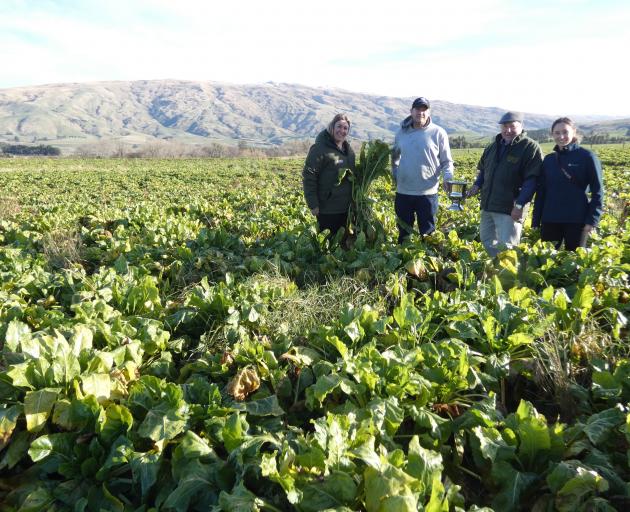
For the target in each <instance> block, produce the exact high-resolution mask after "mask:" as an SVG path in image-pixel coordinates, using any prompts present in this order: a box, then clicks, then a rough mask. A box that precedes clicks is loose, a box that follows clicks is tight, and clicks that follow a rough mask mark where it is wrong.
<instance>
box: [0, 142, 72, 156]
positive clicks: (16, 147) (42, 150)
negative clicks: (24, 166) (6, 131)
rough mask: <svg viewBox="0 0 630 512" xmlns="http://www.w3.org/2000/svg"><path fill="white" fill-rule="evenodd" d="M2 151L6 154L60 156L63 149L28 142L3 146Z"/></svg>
mask: <svg viewBox="0 0 630 512" xmlns="http://www.w3.org/2000/svg"><path fill="white" fill-rule="evenodd" d="M2 152H3V153H4V154H5V155H20V156H59V155H60V154H61V150H60V149H59V148H57V147H55V146H51V145H43V144H40V145H39V146H27V145H26V144H9V145H6V146H2Z"/></svg>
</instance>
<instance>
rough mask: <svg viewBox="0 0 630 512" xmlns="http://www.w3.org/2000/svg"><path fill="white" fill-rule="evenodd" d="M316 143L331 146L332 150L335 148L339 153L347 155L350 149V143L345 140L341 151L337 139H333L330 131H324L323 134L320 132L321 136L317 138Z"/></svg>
mask: <svg viewBox="0 0 630 512" xmlns="http://www.w3.org/2000/svg"><path fill="white" fill-rule="evenodd" d="M315 143H316V144H325V145H326V146H330V147H332V148H335V149H336V150H337V151H342V152H344V153H347V152H348V148H349V147H350V144H349V143H348V141H347V140H344V141H343V144H342V148H341V149H339V147H338V146H337V144H335V139H333V138H332V135H330V133H328V130H322V131H321V132H319V135H317V137H316V138H315Z"/></svg>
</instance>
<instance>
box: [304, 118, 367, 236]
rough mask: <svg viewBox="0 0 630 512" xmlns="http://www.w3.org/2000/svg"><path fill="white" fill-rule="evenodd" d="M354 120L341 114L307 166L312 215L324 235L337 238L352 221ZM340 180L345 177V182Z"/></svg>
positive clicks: (317, 144)
mask: <svg viewBox="0 0 630 512" xmlns="http://www.w3.org/2000/svg"><path fill="white" fill-rule="evenodd" d="M349 131H350V120H349V119H348V116H346V115H345V114H337V115H336V116H335V117H333V120H332V121H331V122H330V123H329V125H328V127H327V128H326V130H323V131H322V132H321V133H320V134H319V135H318V136H317V138H316V139H315V144H313V145H312V146H311V149H310V150H309V152H308V156H307V157H306V162H305V163H304V170H303V171H302V185H303V187H304V198H305V199H306V204H307V205H308V207H309V209H310V210H311V213H312V214H313V215H314V216H315V217H317V224H318V227H319V230H320V231H323V230H325V229H328V230H330V233H331V235H334V234H335V233H336V232H337V231H338V230H339V228H341V227H344V226H345V225H346V223H347V221H348V209H349V207H350V201H351V200H352V184H351V183H350V180H349V177H348V175H347V174H346V175H345V176H343V174H344V171H343V170H344V169H350V170H352V171H354V159H355V156H354V151H353V150H352V148H351V147H350V144H349V143H348V141H347V140H346V138H347V136H348V132H349ZM340 176H343V178H342V179H341V181H340V180H339V178H340Z"/></svg>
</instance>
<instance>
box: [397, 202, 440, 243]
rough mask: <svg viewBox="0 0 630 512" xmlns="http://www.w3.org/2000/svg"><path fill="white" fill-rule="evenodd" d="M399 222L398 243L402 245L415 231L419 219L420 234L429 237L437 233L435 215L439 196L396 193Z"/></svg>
mask: <svg viewBox="0 0 630 512" xmlns="http://www.w3.org/2000/svg"><path fill="white" fill-rule="evenodd" d="M394 209H395V210H396V217H397V221H398V243H399V244H401V243H403V241H404V240H405V238H407V237H408V236H409V235H410V234H411V231H412V229H413V225H414V222H415V220H416V218H417V220H418V228H419V230H420V234H422V235H428V234H429V233H432V232H433V231H435V215H436V214H437V209H438V195H437V194H431V195H428V196H410V195H407V194H398V193H396V200H395V202H394Z"/></svg>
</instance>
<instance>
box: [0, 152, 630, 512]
mask: <svg viewBox="0 0 630 512" xmlns="http://www.w3.org/2000/svg"><path fill="white" fill-rule="evenodd" d="M598 152H599V155H600V158H601V159H602V163H603V165H604V169H605V184H606V207H605V214H604V216H603V219H602V222H601V225H600V227H599V228H598V230H597V231H596V232H595V233H594V234H593V236H592V237H591V239H590V243H589V248H588V249H579V250H578V251H577V252H576V253H567V252H564V251H556V250H555V249H554V248H553V247H552V246H551V245H549V244H544V243H542V242H540V241H539V240H538V233H537V231H535V230H531V229H530V228H529V227H528V223H526V228H525V232H524V236H523V240H522V244H521V245H520V246H519V247H518V248H515V249H512V250H508V251H505V252H503V253H501V254H500V255H499V256H498V257H497V258H495V259H491V258H489V257H488V256H487V255H486V253H485V251H484V250H483V247H482V246H481V244H480V242H479V240H478V222H479V211H478V200H477V199H476V198H475V199H472V200H469V201H467V202H466V204H465V211H464V212H451V211H447V210H446V208H445V207H446V206H447V205H448V204H449V203H450V201H449V199H448V198H447V197H446V196H443V195H442V196H441V197H440V204H441V210H440V213H439V217H438V230H437V231H436V232H435V233H434V234H432V235H431V236H428V237H425V238H424V239H421V238H420V237H412V239H411V240H410V242H409V243H408V244H406V245H404V246H398V245H396V243H395V242H396V238H397V230H396V226H395V218H394V212H393V195H394V192H393V189H392V185H391V183H389V182H388V181H387V179H385V178H380V179H379V180H378V181H376V182H375V186H374V187H373V188H372V190H371V191H370V196H371V197H372V198H373V202H372V203H371V204H372V212H373V219H374V221H375V222H376V223H377V225H378V227H379V229H378V230H376V234H375V235H374V236H366V233H364V232H359V233H356V234H355V236H353V237H351V238H349V239H348V240H345V241H343V242H340V241H339V240H330V239H328V238H327V237H326V235H325V234H319V233H317V231H316V229H315V222H314V218H313V217H312V216H311V215H310V213H309V212H308V209H307V207H306V205H305V203H304V200H303V196H302V190H301V169H302V164H303V160H298V159H259V160H254V159H226V160H210V159H206V160H99V159H94V160H71V159H3V160H0V512H8V511H11V512H13V511H15V512H17V511H22V512H26V511H29V512H35V511H40V510H41V511H76V512H83V511H101V510H103V511H124V512H132V511H136V512H150V511H156V512H157V511H181V512H184V511H258V510H262V511H274V512H277V511H291V510H299V511H305V512H309V511H313V512H315V511H324V510H329V511H337V512H347V511H369V512H377V511H383V512H389V511H393V512H398V511H417V510H424V511H430V512H438V511H482V510H484V511H490V510H495V511H497V512H499V511H500V512H504V511H511V510H515V511H516V510H527V511H531V510H534V511H538V512H544V511H555V510H558V511H570V512H578V511H594V510H597V511H613V510H630V410H629V408H630V345H629V342H630V340H629V338H630V336H629V326H628V320H627V318H628V315H629V314H630V301H629V299H630V297H629V293H630V282H629V274H630V244H629V241H630V150H627V149H611V148H603V149H601V150H599V151H598ZM478 158H479V152H475V151H467V152H463V151H462V152H458V153H457V154H456V176H457V177H458V178H466V179H468V181H471V180H472V179H473V175H474V172H475V171H474V170H475V167H476V163H477V160H478ZM441 194H443V193H442V192H441Z"/></svg>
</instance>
